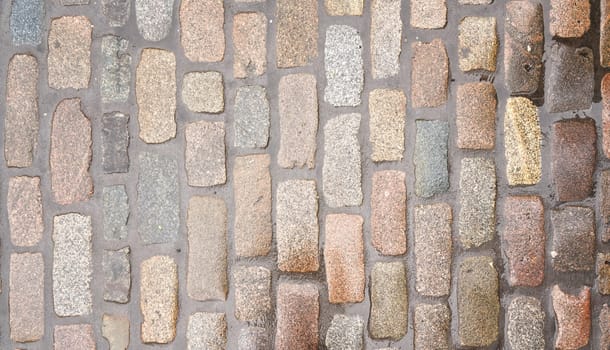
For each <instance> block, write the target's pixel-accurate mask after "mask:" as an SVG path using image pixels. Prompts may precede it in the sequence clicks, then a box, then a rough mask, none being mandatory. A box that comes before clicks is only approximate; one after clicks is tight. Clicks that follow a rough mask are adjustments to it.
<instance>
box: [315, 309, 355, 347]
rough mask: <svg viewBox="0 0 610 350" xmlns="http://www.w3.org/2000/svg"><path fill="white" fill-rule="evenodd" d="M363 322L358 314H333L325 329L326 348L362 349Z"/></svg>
mask: <svg viewBox="0 0 610 350" xmlns="http://www.w3.org/2000/svg"><path fill="white" fill-rule="evenodd" d="M363 333H364V322H363V321H362V319H361V318H360V316H346V315H334V316H333V320H332V321H331V323H330V326H329V327H328V330H327V331H326V339H325V340H324V344H325V345H326V348H327V349H328V350H362V349H363V346H364V341H363Z"/></svg>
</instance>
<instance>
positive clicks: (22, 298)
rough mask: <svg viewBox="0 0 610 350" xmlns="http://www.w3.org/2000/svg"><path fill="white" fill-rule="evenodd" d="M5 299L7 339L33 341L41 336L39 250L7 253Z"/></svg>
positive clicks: (41, 300) (40, 267) (42, 333)
mask: <svg viewBox="0 0 610 350" xmlns="http://www.w3.org/2000/svg"><path fill="white" fill-rule="evenodd" d="M8 298H9V299H8V300H9V301H8V303H9V323H10V329H11V340H13V341H16V342H33V341H38V340H40V339H42V337H43V336H44V329H45V326H44V318H45V317H44V316H45V312H44V301H45V300H44V299H45V298H44V261H43V258H42V254H41V253H20V254H18V253H13V254H11V257H10V271H9V297H8ZM5 317H6V316H5Z"/></svg>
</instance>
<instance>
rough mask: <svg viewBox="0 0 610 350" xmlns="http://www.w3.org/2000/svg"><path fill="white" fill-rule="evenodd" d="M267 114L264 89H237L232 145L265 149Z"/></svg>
mask: <svg viewBox="0 0 610 350" xmlns="http://www.w3.org/2000/svg"><path fill="white" fill-rule="evenodd" d="M280 94H281V92H280ZM269 112H270V109H269V100H268V99H267V93H266V90H265V88H264V87H262V86H258V85H252V86H241V87H238V88H237V92H236V95H235V106H234V107H233V118H234V123H235V124H234V125H235V126H234V128H233V129H234V131H235V138H234V143H233V145H234V146H235V147H244V148H265V147H267V143H268V142H269V127H270V126H271V121H270V114H269ZM316 119H317V118H316Z"/></svg>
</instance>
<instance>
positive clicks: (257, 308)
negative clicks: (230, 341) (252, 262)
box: [233, 266, 271, 322]
mask: <svg viewBox="0 0 610 350" xmlns="http://www.w3.org/2000/svg"><path fill="white" fill-rule="evenodd" d="M233 289H234V290H235V318H236V319H238V320H240V321H249V322H256V321H265V320H267V319H268V316H269V313H270V311H271V271H269V270H268V269H266V268H264V267H259V266H236V267H234V268H233Z"/></svg>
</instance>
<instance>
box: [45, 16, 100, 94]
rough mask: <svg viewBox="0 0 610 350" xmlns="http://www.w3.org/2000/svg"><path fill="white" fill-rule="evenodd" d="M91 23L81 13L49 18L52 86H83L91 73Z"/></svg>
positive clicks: (48, 61)
mask: <svg viewBox="0 0 610 350" xmlns="http://www.w3.org/2000/svg"><path fill="white" fill-rule="evenodd" d="M91 32H92V25H91V22H89V19H87V17H84V16H65V17H59V18H55V19H53V20H51V28H50V29H49V38H48V44H49V46H48V47H49V55H48V59H47V70H48V74H49V75H48V82H49V86H50V87H52V88H54V89H68V88H72V89H86V88H87V87H89V76H90V75H91V57H90V56H91Z"/></svg>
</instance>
